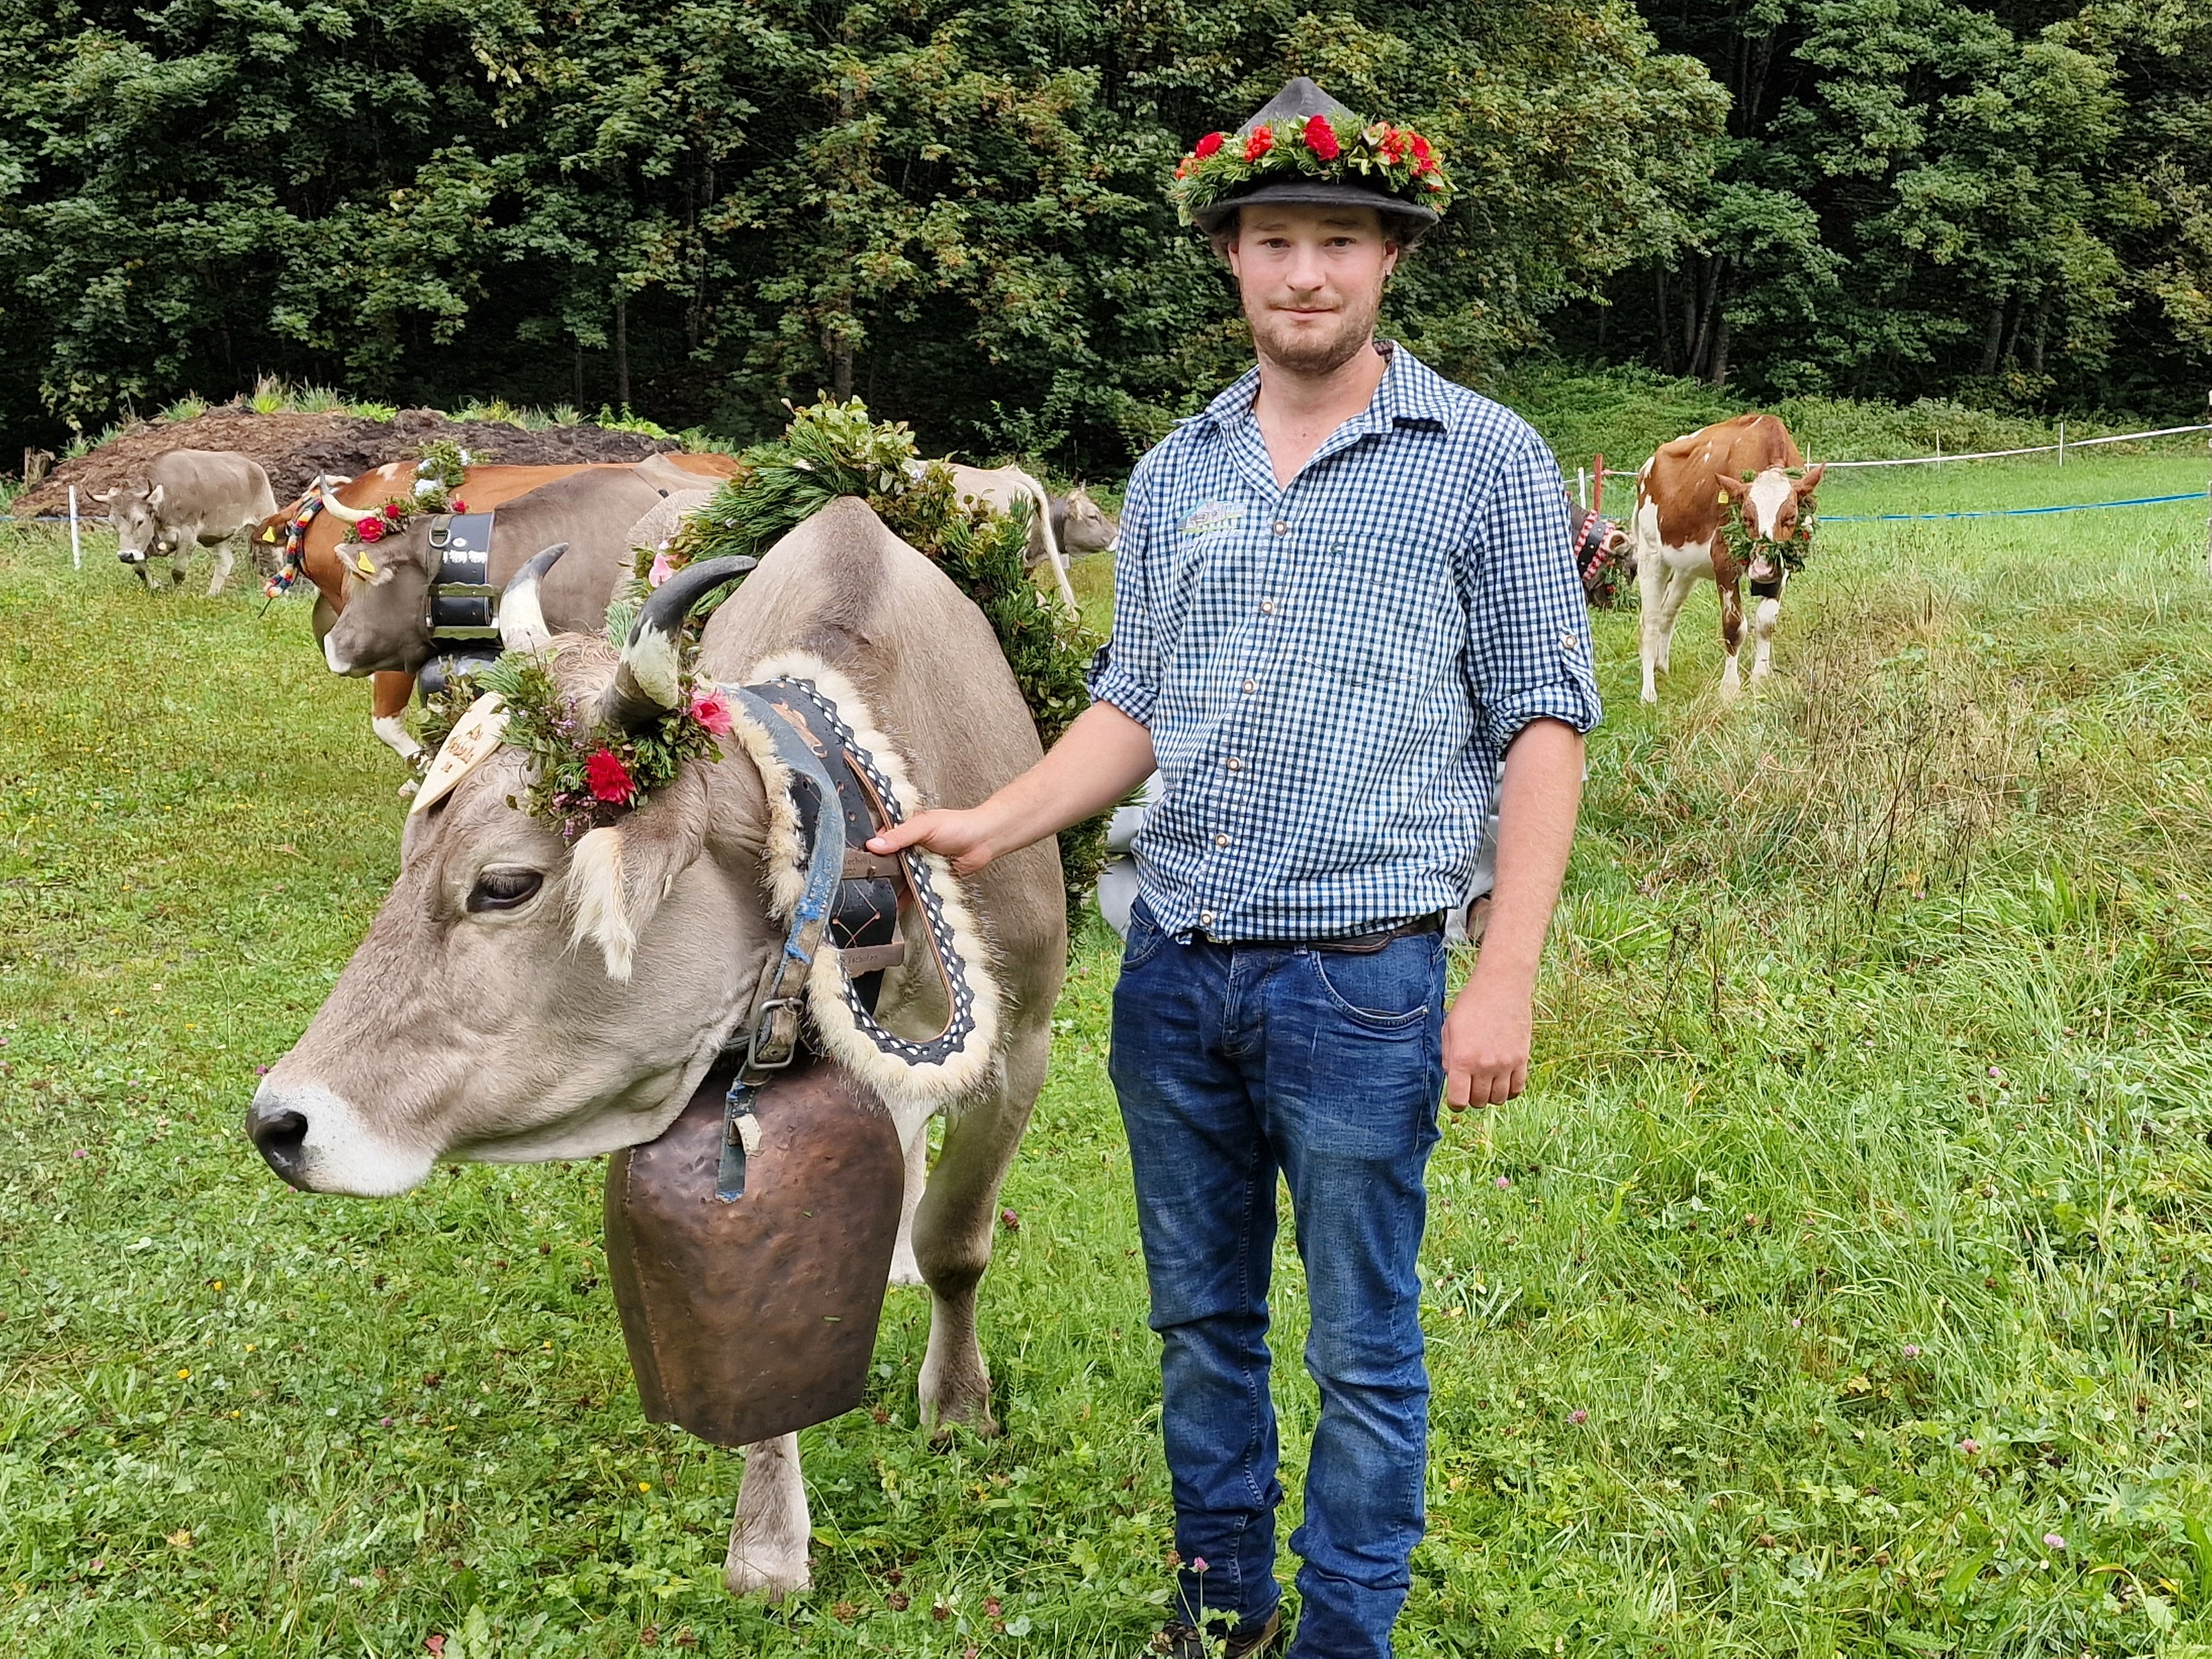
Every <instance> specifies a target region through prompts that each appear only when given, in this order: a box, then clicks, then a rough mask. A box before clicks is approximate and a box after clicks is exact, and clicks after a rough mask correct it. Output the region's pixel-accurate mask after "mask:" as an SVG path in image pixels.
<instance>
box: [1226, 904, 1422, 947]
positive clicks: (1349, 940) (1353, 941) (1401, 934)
mask: <svg viewBox="0 0 2212 1659" xmlns="http://www.w3.org/2000/svg"><path fill="white" fill-rule="evenodd" d="M1443 930H1444V913H1443V911H1441V910H1435V911H1431V913H1430V914H1429V915H1425V916H1416V917H1414V918H1413V920H1412V921H1401V922H1399V923H1398V924H1397V925H1396V926H1395V927H1378V928H1376V930H1375V931H1374V932H1372V933H1352V934H1348V935H1346V936H1345V937H1343V938H1340V939H1215V938H1214V937H1213V936H1212V935H1211V934H1210V933H1206V930H1205V929H1204V928H1200V929H1199V930H1198V931H1197V932H1195V933H1193V934H1192V935H1191V937H1192V938H1193V939H1203V940H1205V941H1206V943H1207V944H1208V945H1232V946H1233V945H1244V946H1247V947H1249V948H1251V949H1255V950H1268V951H1341V952H1344V953H1345V954H1346V955H1350V956H1358V957H1368V956H1373V955H1374V954H1375V953H1376V951H1380V950H1383V949H1384V948H1385V947H1386V946H1388V945H1391V944H1394V943H1395V941H1397V940H1399V939H1419V937H1420V936H1421V935H1422V934H1424V933H1442V932H1443Z"/></svg>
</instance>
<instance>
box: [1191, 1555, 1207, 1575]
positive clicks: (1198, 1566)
mask: <svg viewBox="0 0 2212 1659" xmlns="http://www.w3.org/2000/svg"><path fill="white" fill-rule="evenodd" d="M1190 1570H1191V1571H1193V1572H1204V1571H1206V1558H1205V1557H1204V1556H1202V1555H1200V1556H1194V1557H1193V1558H1192V1559H1191V1564H1190Z"/></svg>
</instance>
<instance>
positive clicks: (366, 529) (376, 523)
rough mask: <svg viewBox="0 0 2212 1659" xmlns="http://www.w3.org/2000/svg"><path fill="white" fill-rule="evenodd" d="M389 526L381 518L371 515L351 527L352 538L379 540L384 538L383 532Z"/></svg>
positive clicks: (366, 540) (357, 539)
mask: <svg viewBox="0 0 2212 1659" xmlns="http://www.w3.org/2000/svg"><path fill="white" fill-rule="evenodd" d="M389 527H390V526H387V525H386V523H385V522H384V520H381V519H380V518H376V517H374V516H371V517H369V518H366V519H363V520H362V521H361V522H360V523H359V524H357V525H356V526H354V527H353V533H354V538H355V539H356V541H363V542H380V541H382V540H383V539H384V533H385V532H386V529H388V528H389Z"/></svg>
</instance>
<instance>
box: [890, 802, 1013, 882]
mask: <svg viewBox="0 0 2212 1659" xmlns="http://www.w3.org/2000/svg"><path fill="white" fill-rule="evenodd" d="M992 827H993V826H992V825H991V823H990V821H989V817H988V815H987V814H986V813H985V812H984V811H982V810H981V809H980V808H975V807H970V808H969V809H968V810H967V811H951V810H950V809H948V808H938V809H935V810H933V811H927V812H916V813H915V815H914V816H913V817H910V818H908V819H907V820H905V821H904V822H903V823H894V824H892V825H891V826H890V828H889V829H885V830H884V832H883V833H882V834H881V835H879V836H871V837H870V838H869V841H868V850H869V851H870V852H871V853H873V854H876V855H877V856H878V858H887V857H889V856H890V854H893V853H899V852H903V851H905V849H906V848H909V847H921V848H925V849H927V851H929V852H932V853H935V854H939V856H940V857H942V858H945V859H946V860H950V861H951V866H952V873H953V874H954V875H956V876H967V875H973V874H974V873H975V872H976V871H978V870H980V869H981V868H982V867H983V866H985V865H987V864H988V863H989V862H990V861H991V860H993V859H994V858H996V857H998V855H999V854H1000V853H1001V852H1003V851H1005V850H1006V849H1005V848H1001V847H998V846H994V845H993V844H992V839H991V832H992Z"/></svg>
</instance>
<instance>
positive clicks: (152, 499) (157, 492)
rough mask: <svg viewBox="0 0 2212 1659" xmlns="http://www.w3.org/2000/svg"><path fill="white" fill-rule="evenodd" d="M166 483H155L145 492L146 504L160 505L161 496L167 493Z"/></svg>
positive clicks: (150, 505) (149, 505) (151, 505)
mask: <svg viewBox="0 0 2212 1659" xmlns="http://www.w3.org/2000/svg"><path fill="white" fill-rule="evenodd" d="M168 491H169V487H168V485H167V484H155V486H154V488H153V489H151V490H149V491H148V492H147V495H146V505H147V506H148V507H159V506H161V497H162V496H164V495H167V494H168Z"/></svg>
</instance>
